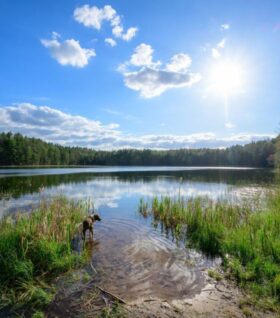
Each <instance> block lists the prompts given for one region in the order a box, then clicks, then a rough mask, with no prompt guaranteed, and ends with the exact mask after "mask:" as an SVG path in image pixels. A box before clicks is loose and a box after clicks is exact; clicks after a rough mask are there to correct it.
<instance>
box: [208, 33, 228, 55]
mask: <svg viewBox="0 0 280 318" xmlns="http://www.w3.org/2000/svg"><path fill="white" fill-rule="evenodd" d="M226 41H227V39H226V38H223V39H222V40H221V41H220V42H219V43H218V44H217V45H216V46H215V47H213V48H212V49H211V53H212V57H213V58H214V59H218V58H220V57H221V55H222V54H221V50H223V49H224V48H225V46H226Z"/></svg>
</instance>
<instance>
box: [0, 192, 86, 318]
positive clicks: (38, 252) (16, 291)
mask: <svg viewBox="0 0 280 318" xmlns="http://www.w3.org/2000/svg"><path fill="white" fill-rule="evenodd" d="M86 211H87V206H86V204H83V203H75V202H74V201H71V200H67V199H66V198H64V197H57V198H55V199H53V200H52V201H51V202H49V203H46V202H43V203H41V205H40V206H39V207H38V208H37V209H34V210H33V211H31V213H29V214H27V213H18V214H17V215H16V217H15V218H11V217H5V218H3V219H2V220H1V221H0V269H1V270H0V288H1V294H0V309H1V308H2V309H3V308H5V307H9V308H13V309H18V308H21V307H23V306H25V307H27V308H32V309H34V310H35V309H41V308H43V307H44V306H45V305H46V304H48V303H49V302H50V301H51V300H52V298H53V295H54V290H53V288H52V287H51V286H50V285H49V283H50V282H51V280H52V279H53V278H54V277H56V276H58V275H59V274H61V273H64V272H67V271H68V270H70V269H72V268H75V267H77V266H79V265H80V264H82V263H83V262H84V260H85V257H84V256H83V255H78V254H77V253H75V252H74V251H73V250H72V249H71V244H70V243H71V239H72V238H73V237H74V235H75V233H76V232H77V230H78V227H77V224H78V223H80V222H81V221H82V220H83V218H84V216H85V215H86ZM37 315H38V314H37Z"/></svg>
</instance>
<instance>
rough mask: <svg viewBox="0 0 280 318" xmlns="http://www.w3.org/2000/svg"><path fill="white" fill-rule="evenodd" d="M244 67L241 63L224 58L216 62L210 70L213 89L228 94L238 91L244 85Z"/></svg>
mask: <svg viewBox="0 0 280 318" xmlns="http://www.w3.org/2000/svg"><path fill="white" fill-rule="evenodd" d="M243 79H244V75H243V69H242V67H241V65H240V64H238V63H237V62H234V61H231V60H223V61H219V62H217V63H216V64H214V65H213V66H212V68H211V72H210V83H211V84H210V86H211V90H212V91H214V92H217V93H220V94H223V95H226V96H229V95H232V94H235V93H238V92H240V91H241V90H242V88H243V85H244V81H243Z"/></svg>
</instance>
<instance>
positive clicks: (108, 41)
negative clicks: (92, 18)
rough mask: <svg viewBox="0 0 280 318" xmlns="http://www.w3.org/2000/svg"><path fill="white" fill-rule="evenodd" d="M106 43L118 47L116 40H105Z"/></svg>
mask: <svg viewBox="0 0 280 318" xmlns="http://www.w3.org/2000/svg"><path fill="white" fill-rule="evenodd" d="M105 43H107V44H109V45H110V46H112V47H114V46H116V45H117V42H116V41H115V40H114V39H112V38H106V39H105Z"/></svg>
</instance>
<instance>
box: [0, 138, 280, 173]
mask: <svg viewBox="0 0 280 318" xmlns="http://www.w3.org/2000/svg"><path fill="white" fill-rule="evenodd" d="M277 163H280V135H279V136H278V137H277V138H274V139H271V140H264V141H257V142H251V143H249V144H246V145H244V146H240V145H236V146H231V147H228V148H223V149H212V148H199V149H188V148H185V149H176V150H151V149H143V150H136V149H121V150H113V151H101V150H94V149H89V148H82V147H67V146H61V145H57V144H52V143H48V142H45V141H43V140H41V139H37V138H30V137H26V136H23V135H21V134H19V133H17V134H13V133H11V132H8V133H4V132H3V133H1V134H0V165H1V166H29V165H42V166H43V165H126V166H132V165H134V166H156V165H158V166H239V167H245V166H247V167H248V166H249V167H263V168H267V167H274V166H276V165H277Z"/></svg>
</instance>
